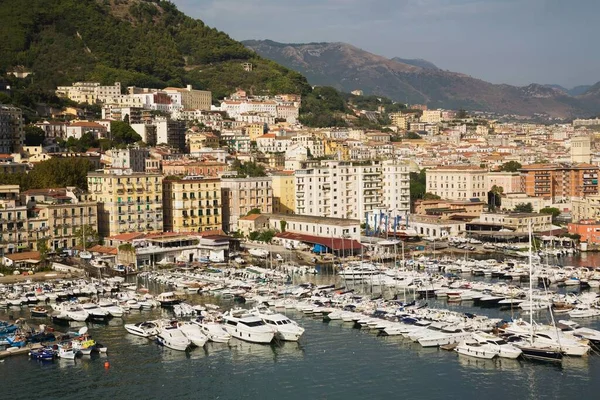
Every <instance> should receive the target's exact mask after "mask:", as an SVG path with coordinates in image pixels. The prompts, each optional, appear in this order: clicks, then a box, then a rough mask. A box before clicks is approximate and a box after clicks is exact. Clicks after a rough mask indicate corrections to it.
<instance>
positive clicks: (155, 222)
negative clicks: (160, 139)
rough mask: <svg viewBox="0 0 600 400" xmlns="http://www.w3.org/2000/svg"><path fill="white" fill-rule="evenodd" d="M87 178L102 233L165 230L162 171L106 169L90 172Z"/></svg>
mask: <svg viewBox="0 0 600 400" xmlns="http://www.w3.org/2000/svg"><path fill="white" fill-rule="evenodd" d="M87 181H88V190H89V192H90V194H91V195H92V199H93V200H94V201H96V202H98V232H99V233H100V235H102V236H104V237H107V236H113V235H117V234H119V233H126V232H161V231H162V230H163V199H162V197H163V195H162V175H160V174H157V173H137V172H131V171H127V170H126V171H121V170H115V171H111V170H104V171H103V172H90V173H88V176H87Z"/></svg>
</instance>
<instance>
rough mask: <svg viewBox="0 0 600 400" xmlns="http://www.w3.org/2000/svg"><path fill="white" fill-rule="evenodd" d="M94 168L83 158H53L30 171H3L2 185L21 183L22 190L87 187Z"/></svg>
mask: <svg viewBox="0 0 600 400" xmlns="http://www.w3.org/2000/svg"><path fill="white" fill-rule="evenodd" d="M92 169H93V165H92V163H91V162H90V161H89V160H86V159H83V158H52V159H50V160H47V161H42V162H40V163H39V164H36V165H35V166H34V167H33V169H32V170H31V171H29V173H16V174H15V173H10V174H7V173H2V174H0V185H19V186H20V187H21V190H29V189H44V188H56V187H66V186H76V187H78V188H81V189H87V173H88V171H91V170H92Z"/></svg>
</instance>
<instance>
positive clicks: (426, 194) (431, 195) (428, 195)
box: [423, 192, 441, 200]
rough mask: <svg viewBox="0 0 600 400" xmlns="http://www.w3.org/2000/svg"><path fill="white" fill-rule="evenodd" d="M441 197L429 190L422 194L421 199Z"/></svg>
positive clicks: (437, 198)
mask: <svg viewBox="0 0 600 400" xmlns="http://www.w3.org/2000/svg"><path fill="white" fill-rule="evenodd" d="M439 199H441V197H440V196H438V195H437V194H433V193H430V192H427V193H425V194H424V195H423V200H439Z"/></svg>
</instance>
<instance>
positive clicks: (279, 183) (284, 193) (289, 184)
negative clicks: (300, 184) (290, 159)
mask: <svg viewBox="0 0 600 400" xmlns="http://www.w3.org/2000/svg"><path fill="white" fill-rule="evenodd" d="M271 179H272V180H273V213H275V214H293V213H294V210H295V208H296V178H295V177H294V173H293V171H282V172H275V173H273V174H272V175H271Z"/></svg>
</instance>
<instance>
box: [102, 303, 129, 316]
mask: <svg viewBox="0 0 600 400" xmlns="http://www.w3.org/2000/svg"><path fill="white" fill-rule="evenodd" d="M98 306H99V307H100V308H101V309H103V310H105V311H108V313H109V314H110V315H111V316H113V317H116V318H119V317H122V316H123V313H124V312H125V310H124V309H123V307H121V306H120V305H118V304H113V303H112V302H111V301H110V300H107V299H103V300H100V301H99V302H98Z"/></svg>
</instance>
